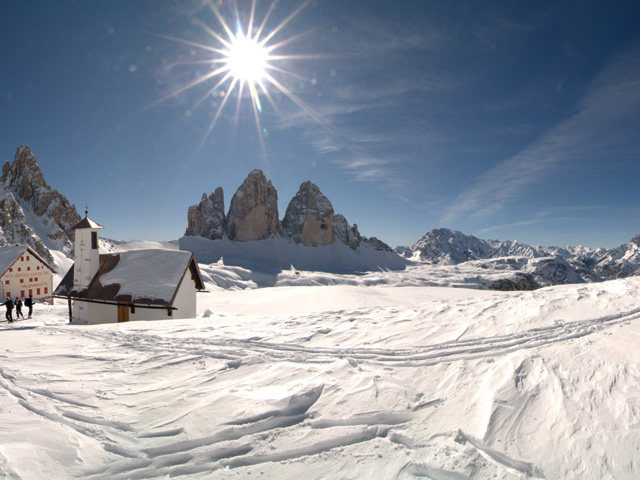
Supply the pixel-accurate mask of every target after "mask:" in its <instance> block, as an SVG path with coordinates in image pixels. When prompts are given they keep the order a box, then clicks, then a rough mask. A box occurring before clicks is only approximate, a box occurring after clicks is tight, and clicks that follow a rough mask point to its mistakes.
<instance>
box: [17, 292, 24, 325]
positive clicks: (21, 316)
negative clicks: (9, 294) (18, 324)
mask: <svg viewBox="0 0 640 480" xmlns="http://www.w3.org/2000/svg"><path fill="white" fill-rule="evenodd" d="M19 318H22V319H23V320H24V314H23V313H22V300H20V298H18V297H16V320H18V319H19Z"/></svg>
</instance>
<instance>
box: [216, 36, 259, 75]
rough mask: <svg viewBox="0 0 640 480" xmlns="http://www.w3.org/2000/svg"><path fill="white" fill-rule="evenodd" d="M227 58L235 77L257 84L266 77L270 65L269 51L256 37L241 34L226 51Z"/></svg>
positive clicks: (228, 66) (228, 65) (231, 72)
mask: <svg viewBox="0 0 640 480" xmlns="http://www.w3.org/2000/svg"><path fill="white" fill-rule="evenodd" d="M225 60H226V62H225V64H226V66H227V68H228V69H229V73H230V74H231V76H233V78H235V79H237V80H238V81H241V82H247V83H253V84H256V83H259V82H262V81H264V79H265V73H266V71H267V68H268V67H269V52H268V50H267V49H266V48H265V47H264V45H262V44H261V43H260V42H258V41H256V39H255V38H251V37H245V36H244V35H242V34H240V35H238V36H237V37H236V38H234V39H233V41H232V43H231V45H230V46H229V48H228V50H227V51H226V58H225Z"/></svg>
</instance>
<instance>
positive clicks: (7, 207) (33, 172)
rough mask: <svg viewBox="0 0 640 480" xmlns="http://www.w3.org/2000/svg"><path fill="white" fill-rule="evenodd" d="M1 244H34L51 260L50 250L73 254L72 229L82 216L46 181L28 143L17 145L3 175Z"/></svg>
mask: <svg viewBox="0 0 640 480" xmlns="http://www.w3.org/2000/svg"><path fill="white" fill-rule="evenodd" d="M0 198H1V199H2V205H0V208H1V209H2V211H3V213H4V218H2V219H1V220H0V230H1V231H0V245H6V244H11V243H21V244H28V245H31V246H32V247H33V248H34V249H35V250H36V251H37V252H38V253H40V254H41V255H42V256H43V257H44V258H45V259H46V260H47V261H49V262H53V257H52V256H51V254H50V253H49V251H48V249H53V250H61V251H63V252H65V253H70V252H71V250H72V248H73V244H72V241H71V238H70V232H69V229H70V228H71V227H72V226H73V225H75V224H76V223H78V222H79V221H80V220H81V218H80V215H78V212H77V211H76V208H75V206H73V205H71V204H70V203H69V200H67V199H66V198H65V197H64V196H63V195H61V194H60V193H59V192H58V191H56V190H53V189H52V188H51V187H50V186H49V184H48V183H47V182H46V180H45V178H44V175H43V174H42V170H41V169H40V166H39V165H38V162H37V160H36V157H35V155H34V154H33V153H32V152H31V148H30V147H29V146H28V145H21V146H20V147H18V148H17V150H16V154H15V156H14V158H13V162H6V163H5V164H4V165H3V167H2V177H0Z"/></svg>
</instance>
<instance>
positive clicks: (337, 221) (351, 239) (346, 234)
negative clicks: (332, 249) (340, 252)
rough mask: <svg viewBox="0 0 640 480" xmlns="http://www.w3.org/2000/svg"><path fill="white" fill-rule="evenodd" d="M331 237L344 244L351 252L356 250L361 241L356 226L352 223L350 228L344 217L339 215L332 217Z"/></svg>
mask: <svg viewBox="0 0 640 480" xmlns="http://www.w3.org/2000/svg"><path fill="white" fill-rule="evenodd" d="M333 235H334V238H335V239H336V240H339V241H341V242H342V243H345V244H346V245H348V246H349V247H350V248H352V249H353V250H355V249H356V248H358V247H359V246H360V242H361V241H362V237H361V236H360V232H358V225H356V224H355V223H354V224H353V226H350V225H349V222H347V219H346V218H345V217H344V215H341V214H339V213H338V214H337V215H335V216H334V217H333Z"/></svg>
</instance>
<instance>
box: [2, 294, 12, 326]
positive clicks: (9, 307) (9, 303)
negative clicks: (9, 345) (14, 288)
mask: <svg viewBox="0 0 640 480" xmlns="http://www.w3.org/2000/svg"><path fill="white" fill-rule="evenodd" d="M4 306H5V307H7V314H6V317H7V322H9V323H13V315H12V314H13V300H11V298H7V301H6V302H4Z"/></svg>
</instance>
